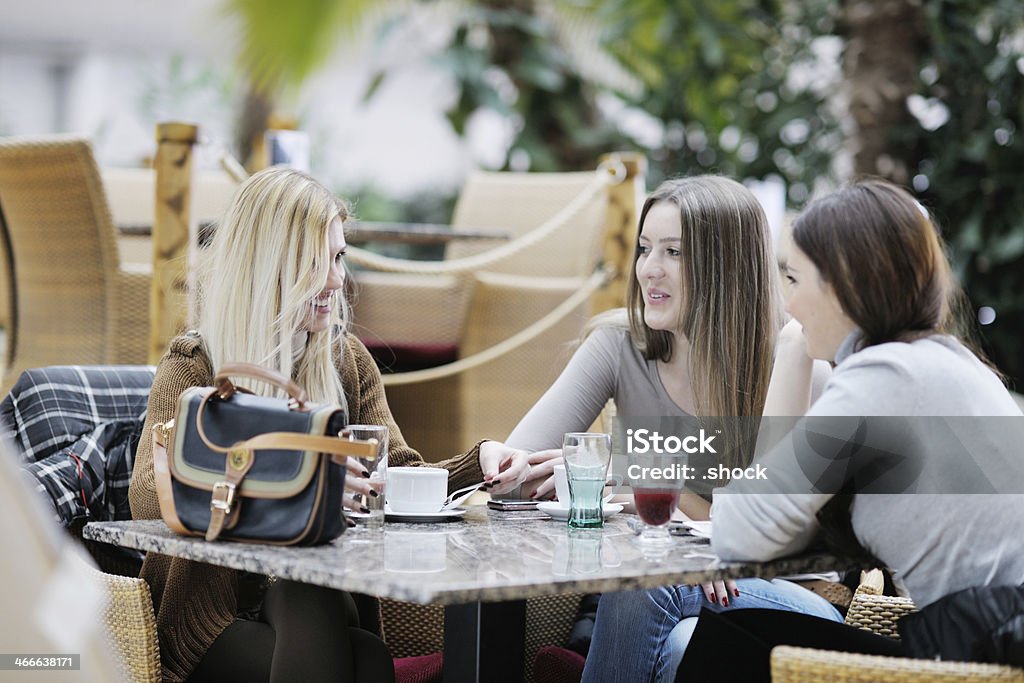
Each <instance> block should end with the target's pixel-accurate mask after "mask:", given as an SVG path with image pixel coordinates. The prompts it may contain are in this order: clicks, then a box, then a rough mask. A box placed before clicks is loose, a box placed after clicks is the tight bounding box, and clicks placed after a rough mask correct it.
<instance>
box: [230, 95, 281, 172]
mask: <svg viewBox="0 0 1024 683" xmlns="http://www.w3.org/2000/svg"><path fill="white" fill-rule="evenodd" d="M273 111H274V101H273V99H272V98H271V97H270V96H269V95H267V94H266V93H265V92H262V91H259V90H257V89H256V88H255V87H254V86H253V85H252V84H250V85H249V86H248V87H247V88H246V91H245V99H244V100H243V101H242V108H241V112H240V113H239V116H238V127H237V128H236V130H235V136H236V137H235V149H236V150H237V151H238V158H239V159H241V160H242V165H243V166H245V168H246V170H248V171H249V172H250V173H253V172H255V171H258V170H260V169H261V168H262V167H263V165H264V164H265V163H266V162H265V161H264V148H263V134H264V133H266V131H267V126H268V125H269V122H270V116H271V114H272V113H273Z"/></svg>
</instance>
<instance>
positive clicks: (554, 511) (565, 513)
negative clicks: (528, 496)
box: [537, 500, 622, 521]
mask: <svg viewBox="0 0 1024 683" xmlns="http://www.w3.org/2000/svg"><path fill="white" fill-rule="evenodd" d="M537 509H538V510H540V511H541V512H543V513H544V514H545V515H547V516H548V517H551V518H552V519H559V520H563V521H564V520H567V519H569V506H568V505H562V504H561V503H559V502H558V501H557V500H555V501H552V500H548V501H545V502H543V503H537ZM620 512H622V505H620V504H619V503H604V504H603V505H602V506H601V513H602V514H603V515H604V518H605V519H608V518H609V517H611V516H612V515H615V514H618V513H620Z"/></svg>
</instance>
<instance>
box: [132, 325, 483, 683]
mask: <svg viewBox="0 0 1024 683" xmlns="http://www.w3.org/2000/svg"><path fill="white" fill-rule="evenodd" d="M339 360H340V362H339V363H338V370H339V372H341V376H342V386H343V387H344V390H345V396H346V398H347V399H348V419H349V422H350V423H351V424H381V425H387V427H388V431H389V432H390V437H389V439H390V448H389V450H388V462H389V464H391V465H395V466H401V465H419V464H424V463H423V458H422V457H421V456H420V454H419V453H417V452H416V451H415V450H413V449H412V448H410V447H409V446H408V445H407V444H406V443H405V439H403V438H402V432H401V431H400V430H399V429H398V425H396V424H395V420H394V418H393V417H392V416H391V410H390V409H389V408H388V403H387V398H386V397H385V395H384V387H383V385H382V384H381V379H380V372H379V371H378V370H377V366H376V364H375V363H374V361H373V358H372V357H371V356H370V353H369V352H368V351H367V350H366V347H364V346H363V344H362V343H361V342H360V341H359V340H358V339H356V338H355V337H353V336H352V335H348V336H347V337H346V340H345V344H344V351H343V353H342V354H340V356H339ZM213 375H214V372H213V366H212V363H211V361H210V357H209V355H208V354H207V352H206V350H205V348H204V346H203V343H202V339H201V338H200V336H199V335H198V333H195V332H190V333H189V334H187V335H184V336H180V337H176V338H175V339H174V340H172V341H171V345H170V348H169V349H168V351H167V353H166V354H165V355H164V357H163V358H162V359H161V361H160V365H159V367H157V371H156V377H155V378H154V379H153V388H152V390H151V392H150V395H149V411H148V413H147V415H146V424H145V427H144V429H143V438H142V440H141V441H140V442H139V449H138V452H137V453H136V455H135V469H134V471H133V473H132V481H131V486H130V488H129V490H128V498H129V502H130V503H131V509H132V517H133V518H134V519H159V518H160V506H159V504H158V502H157V495H156V485H155V483H154V480H153V449H152V443H151V440H150V436H149V435H150V434H151V433H152V427H153V425H155V424H158V423H160V422H166V421H167V420H170V419H171V418H172V417H174V415H175V413H176V412H177V402H178V396H180V395H181V392H182V391H184V390H185V389H187V388H188V387H193V386H209V385H211V384H212V383H213ZM479 446H480V445H479V444H477V445H476V446H474V447H473V448H472V449H471V450H470V451H469V452H467V453H464V454H462V455H459V456H456V457H454V458H452V459H450V460H446V461H444V462H439V463H435V465H436V466H440V467H444V468H445V469H447V470H448V471H449V472H450V476H449V478H448V487H449V490H454V489H456V488H460V487H462V486H466V485H469V484H472V483H474V482H478V481H482V480H483V473H482V472H481V470H480V464H479V457H478V456H479ZM140 576H141V577H142V578H144V579H146V581H147V582H148V583H149V587H150V590H151V591H152V593H153V608H154V610H155V612H156V620H157V631H158V634H159V638H160V659H161V663H162V664H163V677H164V680H165V681H184V680H185V679H186V678H188V676H189V674H191V673H192V670H193V669H194V668H195V666H196V664H198V663H199V660H200V659H201V658H202V656H203V655H204V654H205V653H206V651H207V650H208V649H209V647H210V645H211V644H212V643H213V641H214V640H215V639H216V638H217V636H218V635H220V633H221V631H223V630H224V629H225V628H226V627H227V626H228V624H230V623H231V622H233V621H234V620H235V614H236V609H237V604H238V572H236V571H235V570H233V569H227V568H223V567H215V566H213V565H209V564H204V563H201V562H192V561H190V560H184V559H180V558H173V557H168V556H166V555H157V554H155V553H149V554H148V555H147V556H146V561H145V563H144V564H143V565H142V573H141V574H140Z"/></svg>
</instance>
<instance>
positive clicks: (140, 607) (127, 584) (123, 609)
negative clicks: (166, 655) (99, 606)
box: [95, 572, 161, 683]
mask: <svg viewBox="0 0 1024 683" xmlns="http://www.w3.org/2000/svg"><path fill="white" fill-rule="evenodd" d="M95 574H96V576H97V578H98V580H99V582H100V583H101V584H102V585H103V587H104V589H106V591H107V595H108V597H109V602H108V603H107V609H106V610H105V611H104V613H103V622H104V626H105V630H104V634H103V635H104V637H105V638H106V640H107V644H108V646H109V648H110V651H111V652H113V653H114V656H115V659H116V662H117V664H118V665H119V666H120V668H121V671H122V673H123V674H124V677H125V680H127V681H130V682H131V683H158V682H159V681H160V680H161V675H160V643H159V640H158V639H157V631H156V616H155V615H154V613H153V598H152V596H151V595H150V592H149V584H147V583H146V582H145V580H143V579H137V578H132V577H127V576H115V575H114V574H105V573H103V572H95Z"/></svg>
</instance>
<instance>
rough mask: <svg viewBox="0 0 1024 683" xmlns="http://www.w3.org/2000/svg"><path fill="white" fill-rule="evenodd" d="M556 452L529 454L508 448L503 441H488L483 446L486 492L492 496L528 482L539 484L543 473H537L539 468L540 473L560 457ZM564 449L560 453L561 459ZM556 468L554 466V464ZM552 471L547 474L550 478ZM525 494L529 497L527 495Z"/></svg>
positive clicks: (481, 467) (481, 451)
mask: <svg viewBox="0 0 1024 683" xmlns="http://www.w3.org/2000/svg"><path fill="white" fill-rule="evenodd" d="M552 453H553V451H537V452H536V453H527V452H526V451H524V450H520V449H518V448H512V447H510V446H506V445H505V444H503V443H501V442H500V441H484V442H483V443H482V444H480V470H481V471H482V472H483V473H484V484H485V490H487V491H490V492H491V493H506V492H508V491H511V490H512V489H514V488H516V487H517V486H519V485H520V484H522V483H523V482H526V481H535V480H536V479H537V478H538V477H539V476H542V474H536V473H534V472H533V469H534V467H535V466H537V467H540V468H541V469H540V472H541V473H543V472H544V471H545V470H544V469H543V468H544V467H545V465H546V464H547V462H548V461H549V460H551V459H553V458H555V457H556V455H552ZM560 455H561V450H559V451H557V456H560ZM551 466H552V467H553V466H554V463H552V465H551ZM550 473H551V471H550V468H549V469H547V474H549V475H550ZM524 495H525V494H524Z"/></svg>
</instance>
